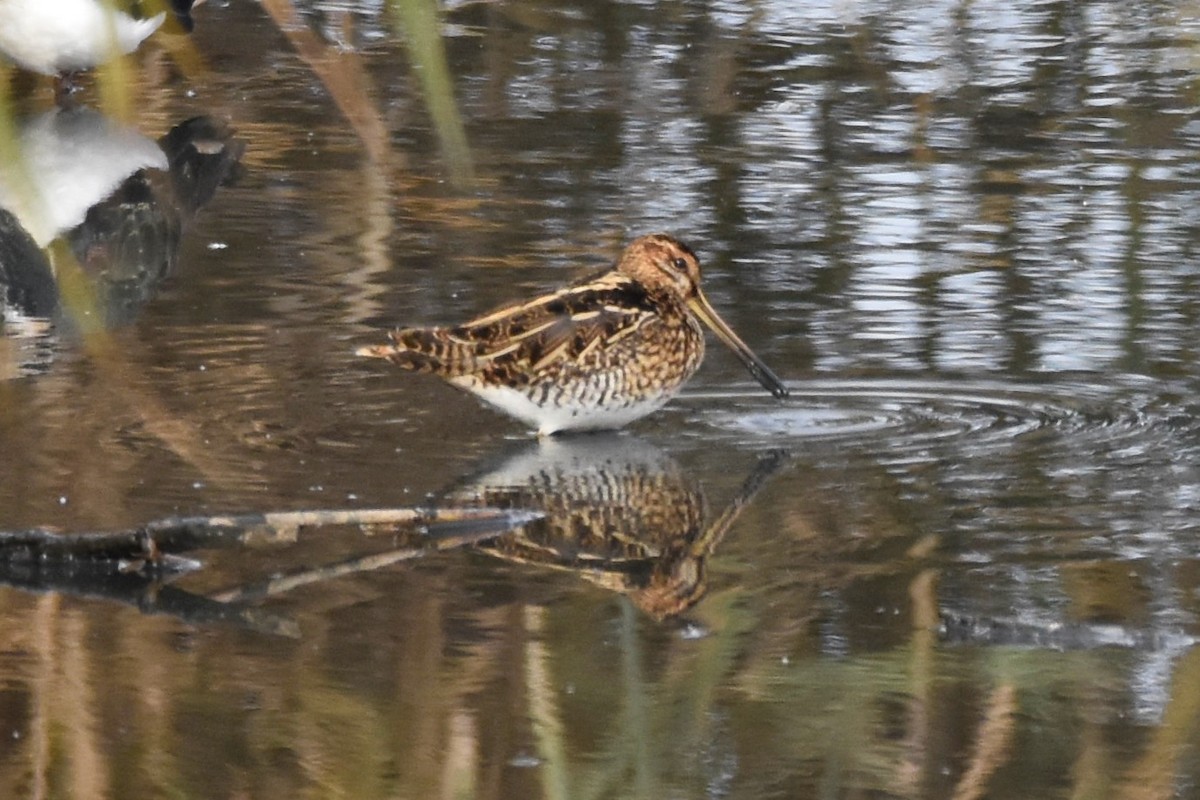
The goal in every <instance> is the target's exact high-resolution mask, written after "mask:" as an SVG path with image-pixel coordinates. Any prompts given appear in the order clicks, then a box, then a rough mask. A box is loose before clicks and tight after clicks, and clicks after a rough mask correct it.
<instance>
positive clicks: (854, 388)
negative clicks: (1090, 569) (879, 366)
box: [684, 380, 1147, 446]
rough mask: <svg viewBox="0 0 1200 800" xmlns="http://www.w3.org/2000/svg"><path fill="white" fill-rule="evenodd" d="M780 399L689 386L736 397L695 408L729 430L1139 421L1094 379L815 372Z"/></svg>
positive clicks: (961, 429)
mask: <svg viewBox="0 0 1200 800" xmlns="http://www.w3.org/2000/svg"><path fill="white" fill-rule="evenodd" d="M790 388H791V390H792V395H791V397H790V398H789V400H788V401H787V402H785V403H782V404H780V403H773V402H772V401H770V400H769V399H766V398H761V399H760V398H759V397H758V395H757V393H754V392H745V393H743V392H741V391H735V392H730V393H704V394H688V395H686V397H685V398H684V399H685V400H701V399H703V400H712V399H717V398H720V399H724V400H727V401H735V402H733V403H725V404H723V405H721V406H720V407H719V408H713V409H712V410H706V411H702V412H701V414H700V418H701V421H702V422H703V423H705V424H707V425H708V426H709V427H710V428H711V429H715V430H717V431H719V432H722V431H723V432H725V433H726V434H728V435H731V436H737V437H739V438H745V437H747V436H749V437H752V438H762V439H770V440H772V441H773V442H778V441H779V440H780V439H787V440H814V439H815V440H841V439H856V438H862V437H875V436H878V435H886V436H887V437H888V439H889V440H890V441H891V443H892V445H893V446H903V445H905V444H908V445H919V444H924V443H929V442H931V441H937V440H944V439H948V438H953V437H960V436H971V437H974V439H976V440H978V439H980V438H981V437H992V438H996V439H1001V440H1011V439H1013V438H1016V437H1019V436H1022V435H1025V434H1028V433H1030V432H1033V431H1036V430H1040V429H1046V428H1055V429H1061V430H1070V431H1071V432H1072V436H1083V437H1086V436H1088V435H1089V431H1091V432H1097V433H1098V434H1099V435H1101V436H1103V438H1105V439H1107V440H1112V439H1114V438H1116V437H1118V436H1120V435H1121V432H1123V431H1137V430H1140V429H1143V428H1144V427H1146V424H1147V420H1146V415H1145V413H1144V412H1143V411H1142V410H1141V407H1142V406H1141V404H1140V403H1133V402H1130V401H1127V400H1126V401H1122V400H1120V399H1116V398H1114V397H1113V390H1112V389H1111V388H1109V387H1106V386H1100V385H1095V384H1087V383H1081V384H1059V385H1053V386H1044V385H1033V384H1024V385H1023V384H1009V383H1003V384H1001V383H988V382H975V383H963V382H957V381H896V380H818V381H808V382H803V383H794V384H792V385H791V387H790Z"/></svg>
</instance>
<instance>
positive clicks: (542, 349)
mask: <svg viewBox="0 0 1200 800" xmlns="http://www.w3.org/2000/svg"><path fill="white" fill-rule="evenodd" d="M653 314H654V305H653V303H652V302H651V299H650V298H649V296H648V295H647V294H646V291H645V289H643V288H642V286H641V285H640V284H638V283H636V282H634V281H632V280H630V279H629V278H627V277H626V276H624V275H621V274H620V273H616V272H608V273H605V274H603V275H600V276H597V277H593V278H589V279H585V280H583V281H580V282H579V283H576V284H573V285H572V286H568V287H566V288H564V289H560V290H559V291H557V292H554V293H552V294H547V295H543V296H541V297H538V298H535V299H533V300H530V301H528V302H524V303H517V304H513V305H509V306H504V307H503V308H500V309H497V310H495V311H493V312H491V313H488V314H485V315H483V316H482V317H479V318H477V319H474V320H471V321H470V322H467V323H465V324H463V325H459V326H457V327H454V328H405V329H403V330H398V331H394V332H392V333H391V334H390V336H391V339H392V342H393V344H391V345H381V346H378V347H370V348H363V350H360V351H359V352H360V353H362V354H363V355H369V356H376V357H380V358H386V359H388V360H389V361H391V362H393V363H395V364H397V365H399V366H401V367H404V368H406V369H411V370H415V371H418V372H433V373H435V374H437V375H440V376H442V377H444V378H454V377H460V376H463V375H471V374H478V373H484V372H492V371H499V372H502V373H504V375H505V379H506V381H508V382H511V381H514V380H516V379H517V378H522V377H523V378H524V379H528V378H530V377H532V376H534V375H535V374H537V373H538V372H540V371H542V370H545V369H549V368H551V367H552V366H553V365H554V364H556V363H558V362H561V361H564V360H573V359H578V358H580V357H582V356H584V355H585V354H586V353H588V352H589V351H590V350H592V349H594V348H600V347H604V346H606V345H609V344H611V343H613V342H615V341H618V340H619V339H621V338H624V337H625V336H627V335H629V334H631V333H633V332H634V331H636V330H637V329H638V328H639V327H640V326H641V325H642V324H644V323H645V322H646V321H647V320H648V319H650V318H652V317H653Z"/></svg>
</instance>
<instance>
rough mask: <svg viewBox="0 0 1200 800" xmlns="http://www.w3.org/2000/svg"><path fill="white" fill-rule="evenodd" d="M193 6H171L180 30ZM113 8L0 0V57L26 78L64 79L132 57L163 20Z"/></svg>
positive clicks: (86, 2) (73, 1)
mask: <svg viewBox="0 0 1200 800" xmlns="http://www.w3.org/2000/svg"><path fill="white" fill-rule="evenodd" d="M199 2H203V0H198V2H197V0H171V2H170V6H171V9H172V11H173V12H174V14H175V18H176V20H177V21H178V23H179V25H180V27H181V28H182V29H183V30H186V31H190V30H191V29H192V24H193V22H192V18H191V10H192V7H193V6H195V5H198V4H199ZM115 5H116V4H114V3H112V2H107V0H53V2H50V0H0V54H3V55H4V56H7V58H8V60H10V61H12V62H13V63H14V64H16V65H17V66H18V67H20V68H21V69H24V70H28V71H30V72H37V73H39V74H42V75H50V76H53V77H56V78H57V77H61V76H64V75H67V76H69V75H70V74H71V73H74V72H77V71H80V70H86V69H92V68H93V67H97V66H99V65H101V64H103V63H105V62H107V61H109V60H110V59H112V58H114V57H116V56H119V55H126V54H128V53H132V52H133V51H134V50H136V49H137V48H138V46H139V45H141V43H142V42H143V41H145V40H146V39H147V38H148V37H149V36H150V34H152V33H154V32H155V31H156V30H158V29H159V27H161V26H162V24H163V22H164V21H165V20H166V18H167V14H166V12H165V11H158V12H157V13H148V12H147V13H139V12H140V11H141V9H140V3H136V2H135V3H125V4H123V5H127V6H128V7H129V9H128V10H122V9H119V8H116V7H115ZM158 6H160V7H161V6H162V3H159V4H158ZM150 10H151V11H152V10H153V9H150Z"/></svg>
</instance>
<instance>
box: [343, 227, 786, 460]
mask: <svg viewBox="0 0 1200 800" xmlns="http://www.w3.org/2000/svg"><path fill="white" fill-rule="evenodd" d="M702 324H703V325H706V326H707V327H708V328H710V329H711V330H712V331H713V333H715V334H716V336H717V338H718V339H720V340H721V341H722V342H723V343H724V344H726V345H727V346H728V347H729V348H730V349H731V350H733V352H734V353H735V354H736V355H737V356H738V358H740V359H741V360H742V362H743V363H744V364H745V365H746V367H747V369H749V371H750V374H751V375H753V376H754V378H755V379H756V380H758V382H759V383H761V384H762V385H763V387H764V388H765V389H767V390H768V391H769V392H770V393H771V394H772V395H774V396H775V397H777V398H785V397H787V396H788V390H787V387H786V386H785V385H784V383H783V381H782V380H780V379H779V377H778V376H777V375H776V374H775V373H774V372H772V371H771V369H770V368H769V367H768V366H767V365H766V364H765V363H764V362H763V361H762V359H760V358H759V357H758V356H756V355H755V354H754V353H753V352H752V351H751V350H750V348H749V347H748V346H747V345H746V343H745V342H743V341H742V340H741V339H740V338H738V336H737V334H735V333H734V332H733V330H732V329H731V328H730V327H729V326H728V325H727V324H726V323H725V321H724V320H722V319H721V317H720V316H719V315H718V314H717V312H716V311H715V310H714V309H713V307H712V305H711V304H710V303H709V302H708V299H707V298H706V297H705V296H704V292H703V291H702V290H701V288H700V262H699V259H698V258H697V256H696V254H695V252H694V251H693V250H692V249H691V248H690V247H689V246H688V245H686V244H684V243H683V242H681V241H679V240H678V239H675V238H674V237H672V236H670V235H668V234H665V233H655V234H649V235H645V236H641V237H638V238H637V239H635V240H634V241H632V242H631V243H630V244H629V245H628V246H627V247H626V248H625V250H624V252H623V253H622V254H621V256H620V258H619V259H618V260H617V263H616V265H615V266H614V267H612V268H611V269H609V270H607V271H605V272H602V273H599V274H595V275H592V276H589V277H586V278H583V279H582V280H579V281H577V282H575V283H572V284H570V285H568V286H565V287H563V288H561V289H558V290H557V291H553V292H550V293H548V294H543V295H541V296H539V297H535V298H533V299H532V300H526V301H524V302H517V303H513V304H510V305H506V306H503V307H502V308H499V309H497V310H495V311H492V312H491V313H488V314H484V315H483V316H481V317H478V318H476V319H473V320H471V321H469V322H466V323H464V324H462V325H458V326H455V327H420V328H403V329H399V330H394V331H392V332H391V333H390V334H389V336H390V339H391V341H390V343H388V344H382V345H372V346H368V347H362V348H359V349H358V350H357V351H356V353H357V354H358V355H360V356H368V357H374V358H383V359H387V360H388V361H390V362H392V363H393V364H395V365H397V366H399V367H402V368H404V369H407V370H411V371H414V372H426V373H433V374H435V375H437V376H439V377H441V378H443V379H445V380H446V381H448V382H449V383H450V384H452V385H454V386H456V387H458V388H460V389H464V390H466V391H468V392H470V393H471V394H474V395H475V396H476V397H478V398H479V399H480V400H482V401H483V402H485V403H486V404H488V405H490V406H492V407H493V408H495V409H498V410H499V411H502V412H504V413H507V414H509V415H510V416H512V417H515V418H516V419H518V420H520V421H521V422H524V423H525V424H527V425H529V426H530V427H532V428H534V429H535V430H536V432H537V434H538V435H539V436H547V435H552V434H558V433H566V432H575V431H590V430H609V429H616V428H620V427H623V426H625V425H627V424H629V423H631V422H633V421H635V420H637V419H641V418H642V417H644V416H646V415H648V414H651V413H653V412H654V411H657V410H658V409H659V408H661V407H662V406H663V405H664V404H665V403H666V402H667V401H668V400H670V399H671V398H672V397H674V396H675V395H676V393H678V391H679V389H680V387H682V386H683V384H684V383H685V382H686V381H687V380H688V379H689V378H690V377H691V376H692V374H693V373H695V371H696V370H697V368H699V366H700V362H701V361H702V360H703V358H704V329H703V328H702V327H701V325H702Z"/></svg>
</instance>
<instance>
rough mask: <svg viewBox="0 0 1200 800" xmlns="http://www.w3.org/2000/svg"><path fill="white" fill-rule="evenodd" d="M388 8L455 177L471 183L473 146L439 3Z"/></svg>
mask: <svg viewBox="0 0 1200 800" xmlns="http://www.w3.org/2000/svg"><path fill="white" fill-rule="evenodd" d="M388 7H389V8H390V9H391V11H392V16H393V18H394V20H395V22H396V26H397V30H398V31H399V32H400V33H402V34H403V35H404V39H405V43H406V44H407V46H408V52H409V57H410V58H411V59H412V63H413V67H414V68H415V69H416V72H417V77H418V79H419V80H420V82H421V90H422V92H423V94H424V96H425V103H426V105H427V106H428V108H429V116H430V119H431V120H432V121H433V127H434V131H435V132H436V134H437V138H438V142H439V144H440V145H441V149H442V157H443V158H445V159H446V164H447V166H448V167H449V170H450V177H451V180H452V181H453V182H454V183H455V184H457V185H460V186H462V185H465V184H468V183H470V181H471V180H472V175H473V172H474V167H473V166H472V163H471V149H470V145H469V144H468V143H467V133H466V127H465V126H464V125H463V119H462V116H461V115H460V114H459V111H458V104H457V103H456V102H455V99H454V80H453V76H452V75H451V73H450V66H449V63H448V62H447V60H446V48H445V45H444V44H443V43H442V32H441V28H440V20H439V17H438V7H437V2H436V0H389V3H388Z"/></svg>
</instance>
